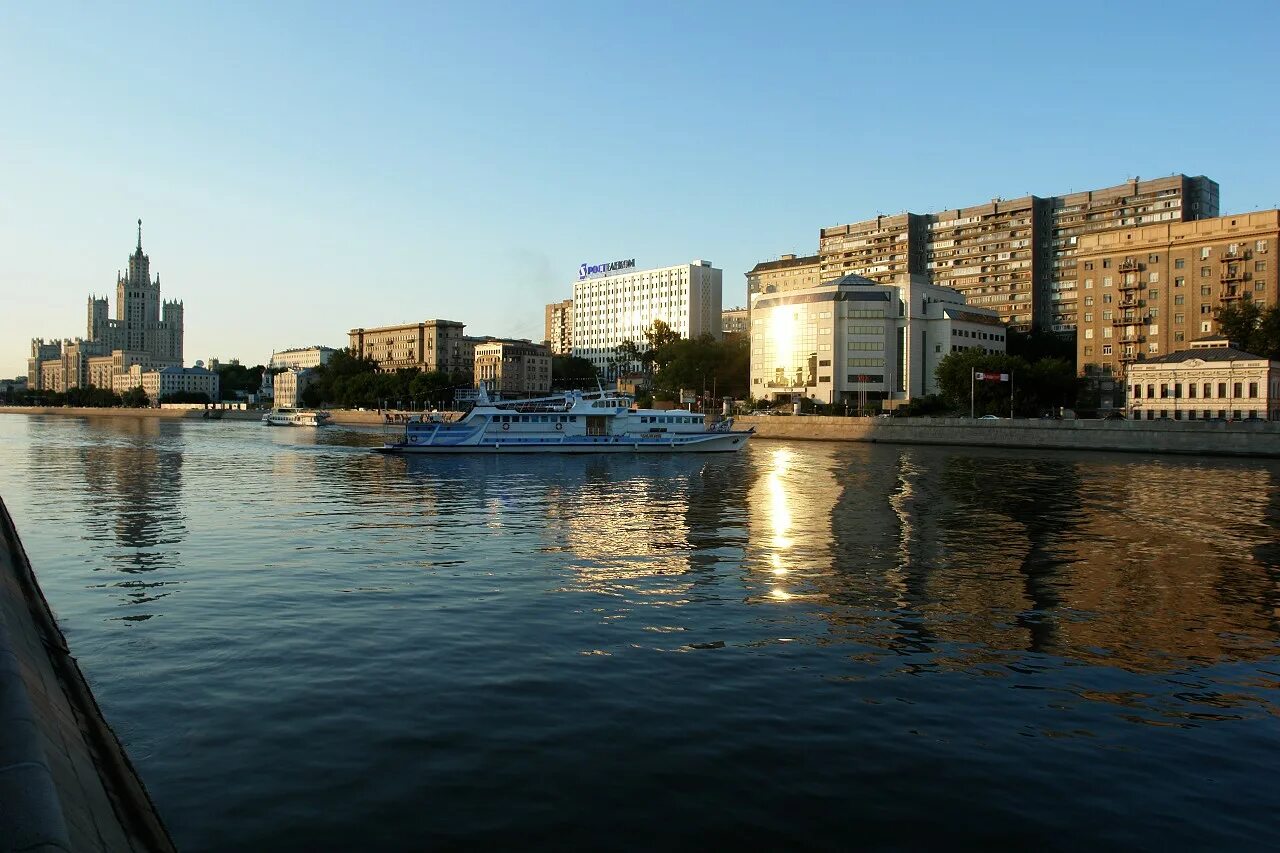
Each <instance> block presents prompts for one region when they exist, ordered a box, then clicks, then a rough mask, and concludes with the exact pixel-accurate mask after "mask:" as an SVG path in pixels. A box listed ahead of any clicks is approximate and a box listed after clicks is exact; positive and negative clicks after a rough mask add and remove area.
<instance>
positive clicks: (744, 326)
mask: <svg viewBox="0 0 1280 853" xmlns="http://www.w3.org/2000/svg"><path fill="white" fill-rule="evenodd" d="M750 314H751V312H750V311H748V310H747V309H746V308H726V309H725V310H723V311H721V312H720V331H721V332H723V333H724V334H726V335H745V334H746V333H747V332H749V331H751V318H750Z"/></svg>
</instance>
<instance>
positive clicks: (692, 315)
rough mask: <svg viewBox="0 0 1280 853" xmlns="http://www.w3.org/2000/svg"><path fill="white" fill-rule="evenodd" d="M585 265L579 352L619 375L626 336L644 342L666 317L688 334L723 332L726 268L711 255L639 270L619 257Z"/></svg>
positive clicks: (577, 322)
mask: <svg viewBox="0 0 1280 853" xmlns="http://www.w3.org/2000/svg"><path fill="white" fill-rule="evenodd" d="M595 269H597V268H592V267H588V266H585V265H584V266H583V268H582V270H581V271H580V272H579V278H578V281H576V282H575V283H574V285H573V354H574V355H576V356H580V357H582V358H586V359H588V360H590V361H591V362H592V363H593V364H594V365H595V366H596V369H597V370H599V371H600V372H601V374H602V375H605V376H608V377H609V378H613V377H615V376H616V375H617V374H618V373H619V371H622V372H626V366H625V365H618V364H616V363H615V362H614V361H613V360H612V358H613V356H614V351H615V349H616V348H617V347H618V346H620V345H621V344H623V343H624V342H626V341H633V342H635V343H637V344H641V345H643V343H644V340H645V337H644V333H645V332H646V331H647V330H648V329H650V328H651V327H652V326H653V323H654V321H655V320H661V321H662V322H664V323H666V324H667V325H668V326H670V327H671V328H672V329H673V330H674V331H676V332H677V333H679V335H680V336H681V337H682V338H696V337H699V336H701V335H704V334H706V335H711V336H712V337H716V338H719V337H720V336H721V330H720V322H721V318H720V310H721V299H722V295H721V294H722V288H723V274H722V271H721V270H719V269H716V268H715V267H713V266H712V265H711V262H710V261H701V260H697V261H693V262H691V263H688V264H679V265H677V266H671V267H661V268H659V269H651V270H635V269H634V262H630V261H619V262H615V263H612V264H602V265H600V267H599V269H600V270H601V272H600V273H597V272H596V271H595Z"/></svg>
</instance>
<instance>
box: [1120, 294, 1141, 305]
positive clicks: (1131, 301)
mask: <svg viewBox="0 0 1280 853" xmlns="http://www.w3.org/2000/svg"><path fill="white" fill-rule="evenodd" d="M1116 304H1117V305H1119V306H1120V307H1121V308H1141V307H1142V300H1141V299H1137V298H1135V297H1134V296H1132V295H1128V296H1126V297H1125V298H1124V299H1121V300H1120V301H1119V302H1118V303H1116Z"/></svg>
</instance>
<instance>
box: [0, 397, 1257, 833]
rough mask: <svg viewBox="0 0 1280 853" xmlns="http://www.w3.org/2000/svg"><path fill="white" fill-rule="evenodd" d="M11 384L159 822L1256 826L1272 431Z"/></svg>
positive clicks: (1049, 829) (54, 561)
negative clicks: (988, 436)
mask: <svg viewBox="0 0 1280 853" xmlns="http://www.w3.org/2000/svg"><path fill="white" fill-rule="evenodd" d="M382 440H383V436H382V435H381V434H380V432H379V431H377V430H373V429H369V430H365V431H359V430H346V429H341V428H328V429H325V430H321V431H315V430H307V429H275V430H272V429H266V428H264V427H261V426H259V425H257V424H246V423H230V422H222V423H205V422H160V421H157V420H150V419H141V418H139V419H133V418H119V419H112V418H100V419H90V420H83V419H74V418H53V417H23V416H13V415H4V416H0V495H3V497H4V500H5V501H6V502H7V504H8V506H9V508H10V511H11V512H12V514H13V516H14V519H15V521H16V522H17V524H18V528H19V531H20V533H21V535H22V538H23V541H24V543H25V545H26V547H27V550H28V552H29V554H30V556H31V560H32V562H33V563H34V565H35V567H36V571H37V574H38V575H39V577H40V580H41V583H42V585H43V587H44V590H45V593H46V595H47V596H48V598H49V601H50V603H51V604H52V605H53V608H54V610H55V611H56V613H57V615H58V617H59V619H60V620H61V624H62V627H63V629H64V630H65V632H66V634H67V636H68V640H69V642H70V644H71V647H72V651H73V653H74V654H75V655H76V656H77V657H78V658H79V660H80V663H81V666H82V667H83V669H84V671H85V673H86V675H87V676H88V678H89V680H90V681H91V682H92V684H93V686H94V689H95V691H96V692H97V696H98V699H99V701H100V702H101V704H102V706H103V709H104V710H105V712H106V714H107V717H108V718H109V719H110V720H111V721H112V723H113V724H114V726H115V728H116V730H117V732H118V733H119V734H120V736H121V739H122V740H123V741H124V742H125V745H126V746H127V748H128V749H129V752H130V754H131V755H132V757H133V759H134V762H135V763H136V764H137V766H138V768H139V770H140V771H141V773H142V776H143V778H144V780H145V781H146V783H147V785H148V787H149V789H150V790H151V792H152V795H153V796H154V798H155V799H156V801H157V803H158V805H159V807H160V810H161V812H162V814H163V815H164V817H165V819H166V821H167V822H168V825H169V827H170V829H171V830H172V832H173V833H174V835H175V836H176V840H177V841H178V844H179V846H180V847H181V848H183V849H184V850H188V851H194V850H220V849H244V850H248V849H264V850H265V849H272V850H319V849H354V848H365V849H417V848H422V847H426V846H435V847H449V846H455V847H456V846H466V847H477V848H478V847H485V846H489V847H492V846H504V847H516V846H519V847H532V848H544V849H550V848H560V849H564V848H575V847H576V848H623V847H658V846H665V847H670V848H679V849H689V848H708V847H722V846H726V845H735V846H739V847H753V848H760V847H776V848H787V849H806V848H876V847H881V848H895V849H909V848H923V847H935V848H936V847H945V848H955V847H965V846H975V845H996V844H1000V845H1006V846H1016V847H1032V846H1035V847H1044V848H1050V849H1078V848H1082V847H1092V848H1104V849H1106V848H1111V849H1116V848H1131V847H1140V848H1149V849H1156V848H1167V847H1177V848H1180V849H1188V848H1199V849H1209V848H1235V849H1243V848H1257V847H1261V846H1267V845H1270V844H1274V843H1275V841H1276V832H1277V829H1278V824H1280V818H1278V817H1277V815H1280V783H1277V780H1276V768H1277V767H1280V713H1278V711H1280V655H1278V652H1280V464H1277V463H1275V462H1254V461H1234V460H1221V459H1213V460H1207V459H1206V460H1198V459H1185V458H1177V457H1140V456H1119V455H1096V456H1087V455H1083V454H1070V453H1054V454H1034V453H1027V452H1018V451H998V450H966V449H958V448H920V447H891V446H887V445H854V444H829V443H800V442H781V441H763V440H757V441H755V442H753V445H752V446H751V447H750V448H749V449H748V450H747V451H746V452H745V453H741V454H737V455H736V456H734V457H698V456H674V457H669V458H658V457H652V456H643V457H634V458H632V457H625V456H602V457H594V458H592V457H582V456H578V457H566V458H536V457H507V458H489V457H474V458H467V457H448V458H424V459H415V460H409V461H406V460H404V459H397V458H382V457H380V456H378V455H375V454H372V453H370V452H368V450H367V448H368V447H369V446H371V445H374V444H378V443H380V442H381V441H382Z"/></svg>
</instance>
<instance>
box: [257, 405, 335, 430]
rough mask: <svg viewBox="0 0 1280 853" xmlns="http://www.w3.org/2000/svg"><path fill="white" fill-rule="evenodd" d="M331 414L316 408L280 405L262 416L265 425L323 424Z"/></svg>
mask: <svg viewBox="0 0 1280 853" xmlns="http://www.w3.org/2000/svg"><path fill="white" fill-rule="evenodd" d="M331 419H332V416H331V415H330V414H329V413H328V412H324V411H320V410H318V409H293V408H289V407H288V406H282V407H280V408H278V409H272V410H271V411H269V412H267V413H266V414H264V415H263V416H262V422H263V423H264V424H266V425H267V426H324V425H325V424H327V423H329V422H330V420H331Z"/></svg>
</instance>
